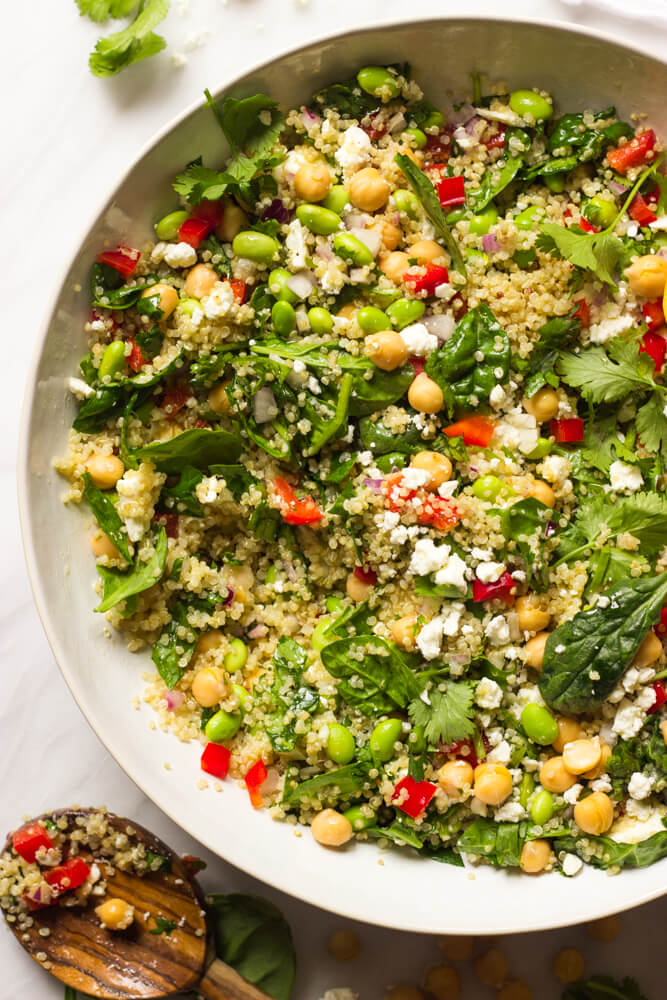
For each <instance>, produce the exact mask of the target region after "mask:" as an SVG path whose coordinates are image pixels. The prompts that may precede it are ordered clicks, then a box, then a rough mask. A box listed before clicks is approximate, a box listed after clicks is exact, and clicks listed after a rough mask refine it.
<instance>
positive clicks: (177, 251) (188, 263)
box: [163, 243, 197, 267]
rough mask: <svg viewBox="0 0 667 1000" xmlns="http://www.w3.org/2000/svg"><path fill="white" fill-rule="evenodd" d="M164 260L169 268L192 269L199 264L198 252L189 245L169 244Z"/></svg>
mask: <svg viewBox="0 0 667 1000" xmlns="http://www.w3.org/2000/svg"><path fill="white" fill-rule="evenodd" d="M163 259H164V260H165V261H166V262H167V264H169V267H192V265H193V264H196V263H197V251H196V250H195V249H194V247H191V246H190V244H189V243H168V244H167V246H166V247H165V248H164V252H163Z"/></svg>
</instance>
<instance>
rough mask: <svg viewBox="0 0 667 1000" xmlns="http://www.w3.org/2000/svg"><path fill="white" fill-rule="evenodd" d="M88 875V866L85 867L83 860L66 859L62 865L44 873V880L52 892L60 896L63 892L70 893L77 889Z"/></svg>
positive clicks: (77, 858)
mask: <svg viewBox="0 0 667 1000" xmlns="http://www.w3.org/2000/svg"><path fill="white" fill-rule="evenodd" d="M89 875H90V865H87V864H86V862H85V861H84V860H83V858H79V857H74V858H68V859H67V861H65V863H64V864H62V865H58V867H57V868H52V869H51V871H48V872H45V873H44V879H45V881H46V882H48V884H49V885H50V886H51V889H52V890H53V892H54V893H55V894H56V895H57V896H60V895H62V893H64V892H71V891H72V889H78V888H79V886H80V885H83V883H84V882H85V881H86V879H87V878H88V876H89Z"/></svg>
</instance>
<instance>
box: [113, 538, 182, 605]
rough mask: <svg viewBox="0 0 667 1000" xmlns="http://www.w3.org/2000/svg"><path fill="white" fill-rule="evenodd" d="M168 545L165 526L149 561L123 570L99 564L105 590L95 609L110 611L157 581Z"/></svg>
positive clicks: (162, 568) (161, 571) (162, 570)
mask: <svg viewBox="0 0 667 1000" xmlns="http://www.w3.org/2000/svg"><path fill="white" fill-rule="evenodd" d="M167 546H168V542H167V535H166V532H165V530H164V528H160V529H159V531H158V533H157V537H156V539H155V551H154V552H153V555H152V556H151V557H150V559H149V560H148V562H145V563H144V562H136V563H135V564H134V565H133V566H132V567H131V569H129V570H122V571H121V570H118V569H107V568H106V566H98V567H97V572H98V573H99V574H100V576H101V577H102V582H103V583H104V590H103V593H102V600H101V601H100V603H99V604H98V605H97V607H96V608H95V611H108V610H109V609H110V608H113V607H115V606H116V604H119V603H120V601H126V600H127V599H128V597H132V596H134V595H135V594H140V593H141V592H142V591H143V590H148V588H149V587H152V586H153V584H155V583H157V582H158V580H159V579H160V577H161V576H162V574H163V573H164V566H165V562H166V560H167Z"/></svg>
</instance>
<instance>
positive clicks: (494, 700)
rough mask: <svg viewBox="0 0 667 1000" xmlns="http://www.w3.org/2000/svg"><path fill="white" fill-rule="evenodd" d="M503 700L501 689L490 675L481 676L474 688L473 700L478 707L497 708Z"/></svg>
mask: <svg viewBox="0 0 667 1000" xmlns="http://www.w3.org/2000/svg"><path fill="white" fill-rule="evenodd" d="M502 700H503V689H502V688H501V686H500V684H496V682H495V681H494V680H491V678H490V677H482V679H481V681H480V682H479V684H478V685H477V687H476V688H475V701H476V702H477V704H478V705H479V707H480V708H498V706H499V705H500V703H501V701H502Z"/></svg>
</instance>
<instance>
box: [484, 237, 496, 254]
mask: <svg viewBox="0 0 667 1000" xmlns="http://www.w3.org/2000/svg"><path fill="white" fill-rule="evenodd" d="M482 246H483V247H484V250H485V251H486V253H497V252H498V251H499V250H500V243H499V242H498V237H497V236H496V235H495V233H485V234H484V236H482Z"/></svg>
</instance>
